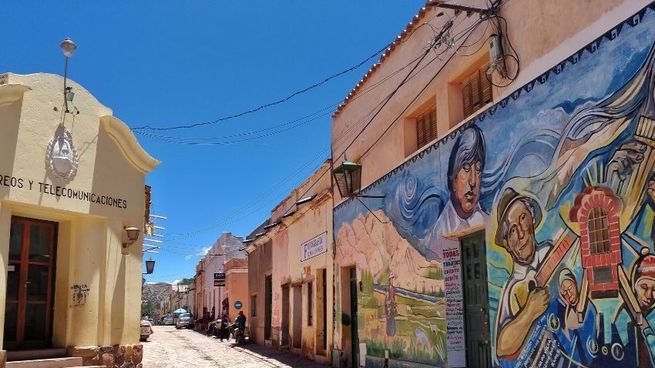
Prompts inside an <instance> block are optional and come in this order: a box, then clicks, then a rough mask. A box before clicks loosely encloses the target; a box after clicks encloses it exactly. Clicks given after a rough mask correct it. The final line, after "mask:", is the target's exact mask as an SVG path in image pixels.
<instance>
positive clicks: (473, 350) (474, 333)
mask: <svg viewBox="0 0 655 368" xmlns="http://www.w3.org/2000/svg"><path fill="white" fill-rule="evenodd" d="M461 244H462V289H463V290H464V318H465V334H466V335H465V338H466V361H467V367H479V368H485V367H491V359H490V355H489V354H490V348H489V298H488V286H487V257H486V255H485V253H486V252H485V242H484V233H477V234H473V235H471V236H468V237H466V238H463V239H462V241H461ZM480 322H482V323H480Z"/></svg>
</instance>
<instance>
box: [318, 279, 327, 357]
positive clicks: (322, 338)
mask: <svg viewBox="0 0 655 368" xmlns="http://www.w3.org/2000/svg"><path fill="white" fill-rule="evenodd" d="M316 276H317V280H316V354H319V355H325V353H326V349H327V280H326V270H325V268H322V269H318V270H317V272H316Z"/></svg>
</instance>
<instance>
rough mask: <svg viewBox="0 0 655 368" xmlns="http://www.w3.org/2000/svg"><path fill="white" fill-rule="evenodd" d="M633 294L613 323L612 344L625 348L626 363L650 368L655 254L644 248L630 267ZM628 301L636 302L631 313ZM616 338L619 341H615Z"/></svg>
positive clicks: (654, 347)
mask: <svg viewBox="0 0 655 368" xmlns="http://www.w3.org/2000/svg"><path fill="white" fill-rule="evenodd" d="M631 274H632V277H631V285H632V290H631V291H632V293H633V295H631V296H630V297H628V298H626V299H627V300H624V303H623V305H622V306H621V307H620V308H619V310H618V311H617V313H616V316H615V318H614V322H613V324H612V333H613V335H614V337H613V339H612V341H613V342H617V340H618V342H619V343H620V344H621V345H622V346H623V347H624V349H623V352H622V354H621V356H622V357H623V359H622V360H623V361H624V362H625V363H626V364H631V365H632V366H635V367H653V366H655V364H653V363H654V362H653V356H655V332H654V331H653V328H652V327H651V326H655V324H654V323H655V313H652V314H651V311H652V310H653V309H654V307H655V255H653V254H651V253H650V250H649V249H648V248H646V247H644V248H642V249H641V252H640V255H639V257H637V259H636V260H635V262H634V264H633V266H632V272H631ZM630 299H634V301H636V303H635V304H636V306H635V307H636V308H635V309H636V310H635V311H631V308H630V307H629V305H628V304H629V303H630ZM617 335H618V338H617Z"/></svg>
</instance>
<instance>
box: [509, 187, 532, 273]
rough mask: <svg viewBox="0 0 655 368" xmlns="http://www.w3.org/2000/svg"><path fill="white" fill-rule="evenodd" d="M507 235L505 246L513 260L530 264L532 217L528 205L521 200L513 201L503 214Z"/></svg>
mask: <svg viewBox="0 0 655 368" xmlns="http://www.w3.org/2000/svg"><path fill="white" fill-rule="evenodd" d="M505 226H507V229H508V231H507V235H506V238H505V240H504V242H505V248H507V250H508V251H509V253H510V254H511V255H512V258H513V259H514V261H515V262H518V263H521V264H530V263H532V260H533V258H534V253H535V239H534V218H533V216H532V212H531V211H530V209H529V208H528V206H527V205H526V204H525V203H523V201H521V200H517V201H514V203H512V204H511V205H510V207H509V208H508V209H507V213H506V215H505Z"/></svg>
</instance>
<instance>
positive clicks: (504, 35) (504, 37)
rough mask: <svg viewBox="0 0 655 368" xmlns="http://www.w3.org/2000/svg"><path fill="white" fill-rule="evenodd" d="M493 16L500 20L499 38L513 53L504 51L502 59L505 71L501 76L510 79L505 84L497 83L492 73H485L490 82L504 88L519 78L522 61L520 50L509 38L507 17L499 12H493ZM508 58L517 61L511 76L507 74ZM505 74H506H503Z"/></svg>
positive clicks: (497, 26) (498, 27) (498, 26)
mask: <svg viewBox="0 0 655 368" xmlns="http://www.w3.org/2000/svg"><path fill="white" fill-rule="evenodd" d="M491 17H492V18H495V19H496V20H497V22H498V24H497V25H496V28H497V30H498V38H499V39H500V40H501V42H502V43H506V44H507V45H508V46H509V49H510V50H511V52H512V53H508V52H504V53H503V60H502V65H503V66H502V68H503V69H504V70H505V73H499V74H500V76H501V77H504V78H505V79H507V80H508V82H507V83H505V84H498V83H495V82H494V81H493V76H492V75H490V74H488V73H485V75H486V77H487V80H488V81H489V83H491V84H492V85H493V86H494V87H499V88H504V87H507V86H509V85H510V84H512V83H513V82H514V81H515V80H516V78H518V75H519V72H520V70H521V62H520V60H519V57H518V55H519V54H518V52H516V49H515V48H514V45H512V42H511V41H510V39H509V34H508V30H507V27H508V26H507V19H505V17H503V16H501V15H498V14H492V15H491ZM501 21H502V23H501ZM503 26H504V27H503ZM503 28H504V29H503ZM505 51H508V50H505ZM506 59H510V60H513V61H514V62H516V68H515V71H514V75H513V76H509V75H508V74H506V70H507V62H506ZM494 70H497V68H494ZM492 73H493V71H492ZM503 74H505V75H503Z"/></svg>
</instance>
